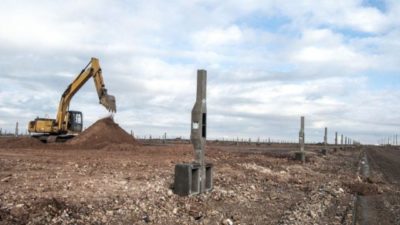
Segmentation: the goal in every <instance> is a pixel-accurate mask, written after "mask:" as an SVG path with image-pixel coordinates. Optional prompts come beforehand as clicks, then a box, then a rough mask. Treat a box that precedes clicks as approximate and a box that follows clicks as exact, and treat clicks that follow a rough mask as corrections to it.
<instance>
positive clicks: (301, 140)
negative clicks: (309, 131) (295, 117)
mask: <svg viewBox="0 0 400 225" xmlns="http://www.w3.org/2000/svg"><path fill="white" fill-rule="evenodd" d="M304 142H305V134H304V116H302V117H301V119H300V132H299V144H300V151H301V152H304Z"/></svg>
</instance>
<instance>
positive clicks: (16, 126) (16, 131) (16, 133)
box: [15, 121, 18, 137]
mask: <svg viewBox="0 0 400 225" xmlns="http://www.w3.org/2000/svg"><path fill="white" fill-rule="evenodd" d="M15 136H16V137H18V121H17V123H16V124H15Z"/></svg>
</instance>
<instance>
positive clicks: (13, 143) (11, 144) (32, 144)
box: [0, 136, 44, 148]
mask: <svg viewBox="0 0 400 225" xmlns="http://www.w3.org/2000/svg"><path fill="white" fill-rule="evenodd" d="M0 146H1V147H4V148H37V147H39V148H41V147H43V146H44V144H43V143H42V142H41V141H39V140H38V139H36V138H32V137H26V136H24V137H2V138H0Z"/></svg>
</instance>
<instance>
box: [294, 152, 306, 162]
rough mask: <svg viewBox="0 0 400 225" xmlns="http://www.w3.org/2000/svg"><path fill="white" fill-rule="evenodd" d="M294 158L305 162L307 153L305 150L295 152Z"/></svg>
mask: <svg viewBox="0 0 400 225" xmlns="http://www.w3.org/2000/svg"><path fill="white" fill-rule="evenodd" d="M294 159H295V160H298V161H302V162H305V161H306V153H305V152H295V153H294Z"/></svg>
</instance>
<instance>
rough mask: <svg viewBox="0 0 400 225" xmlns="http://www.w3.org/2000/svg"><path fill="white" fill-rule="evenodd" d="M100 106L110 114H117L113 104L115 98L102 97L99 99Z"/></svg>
mask: <svg viewBox="0 0 400 225" xmlns="http://www.w3.org/2000/svg"><path fill="white" fill-rule="evenodd" d="M100 104H102V105H104V107H106V109H107V110H108V111H110V112H113V113H115V112H117V105H116V104H115V97H114V96H113V95H108V94H105V95H103V96H102V97H101V99H100Z"/></svg>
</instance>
